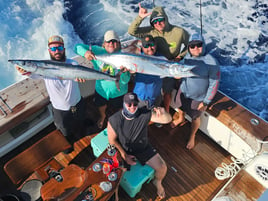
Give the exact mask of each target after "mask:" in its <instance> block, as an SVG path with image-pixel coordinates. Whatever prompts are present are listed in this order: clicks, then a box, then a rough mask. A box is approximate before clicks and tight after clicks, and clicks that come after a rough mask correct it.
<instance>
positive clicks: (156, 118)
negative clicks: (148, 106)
mask: <svg viewBox="0 0 268 201" xmlns="http://www.w3.org/2000/svg"><path fill="white" fill-rule="evenodd" d="M151 121H152V122H155V123H161V124H168V123H170V122H171V121H172V117H171V115H170V114H169V113H168V112H166V111H165V109H164V108H163V107H157V108H154V109H153V110H152V116H151Z"/></svg>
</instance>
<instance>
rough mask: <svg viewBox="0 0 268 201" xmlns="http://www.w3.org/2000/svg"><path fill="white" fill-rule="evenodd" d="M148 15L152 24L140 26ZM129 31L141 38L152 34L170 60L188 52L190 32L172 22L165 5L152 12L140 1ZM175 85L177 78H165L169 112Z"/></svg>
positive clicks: (167, 109) (175, 59)
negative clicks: (137, 12) (136, 14)
mask: <svg viewBox="0 0 268 201" xmlns="http://www.w3.org/2000/svg"><path fill="white" fill-rule="evenodd" d="M148 16H150V25H151V26H145V27H140V25H141V23H142V22H143V20H144V19H145V18H146V17H148ZM128 33H129V34H130V35H132V36H135V37H139V38H142V37H144V36H145V35H147V34H150V35H152V36H153V37H154V38H155V41H156V43H157V45H158V48H159V52H160V53H161V54H162V55H164V56H165V57H166V58H167V59H169V60H174V61H180V60H181V59H182V58H183V57H184V56H185V55H186V53H187V45H188V40H189V34H188V32H187V31H186V30H184V29H183V28H182V27H178V26H174V25H172V24H170V23H169V21H168V16H167V15H166V13H165V11H164V9H163V7H155V8H154V9H153V10H152V12H148V11H147V9H145V8H143V7H142V6H141V4H140V3H139V15H138V16H137V17H136V18H135V20H134V21H133V22H132V23H131V25H130V26H129V28H128ZM175 87H176V80H175V79H174V78H168V77H167V78H164V79H163V92H164V105H165V109H166V111H167V112H169V105H170V101H171V92H172V90H173V89H174V88H175Z"/></svg>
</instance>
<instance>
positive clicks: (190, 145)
mask: <svg viewBox="0 0 268 201" xmlns="http://www.w3.org/2000/svg"><path fill="white" fill-rule="evenodd" d="M194 145H195V136H193V137H190V139H189V141H188V143H187V146H186V148H187V149H192V148H194Z"/></svg>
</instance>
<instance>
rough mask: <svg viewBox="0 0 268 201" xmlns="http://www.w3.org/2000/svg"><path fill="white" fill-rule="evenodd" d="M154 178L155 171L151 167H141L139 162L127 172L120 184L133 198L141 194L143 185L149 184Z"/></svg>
mask: <svg viewBox="0 0 268 201" xmlns="http://www.w3.org/2000/svg"><path fill="white" fill-rule="evenodd" d="M153 178H154V169H153V168H151V167H150V166H149V165H141V164H140V163H139V162H137V164H136V165H132V166H131V168H130V170H129V171H126V172H125V173H124V175H123V177H122V180H121V182H120V186H121V187H122V188H123V189H124V190H125V191H126V192H127V194H128V195H129V196H130V197H131V198H133V197H135V195H136V194H137V193H138V192H140V190H141V187H142V185H143V184H144V183H145V182H147V183H149V182H150V181H151V180H152V179H153Z"/></svg>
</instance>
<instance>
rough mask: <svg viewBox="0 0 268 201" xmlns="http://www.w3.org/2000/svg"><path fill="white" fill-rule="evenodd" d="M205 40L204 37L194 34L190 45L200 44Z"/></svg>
mask: <svg viewBox="0 0 268 201" xmlns="http://www.w3.org/2000/svg"><path fill="white" fill-rule="evenodd" d="M203 41H204V40H203V38H202V35H201V34H199V33H194V34H192V35H191V37H190V40H189V43H188V44H198V43H200V42H201V43H202V42H203Z"/></svg>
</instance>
